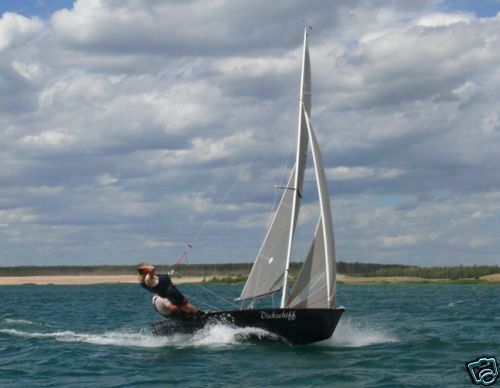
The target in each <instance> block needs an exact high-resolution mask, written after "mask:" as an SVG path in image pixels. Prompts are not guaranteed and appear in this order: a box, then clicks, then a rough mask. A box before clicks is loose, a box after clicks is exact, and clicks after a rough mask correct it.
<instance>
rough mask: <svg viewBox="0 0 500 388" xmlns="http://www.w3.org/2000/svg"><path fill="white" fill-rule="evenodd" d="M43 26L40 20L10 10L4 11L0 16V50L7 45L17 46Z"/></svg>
mask: <svg viewBox="0 0 500 388" xmlns="http://www.w3.org/2000/svg"><path fill="white" fill-rule="evenodd" d="M42 28H43V23H42V21H41V20H40V19H39V18H37V17H33V18H27V17H24V16H22V15H18V14H16V13H12V12H5V13H4V14H3V15H2V17H1V18H0V52H1V51H2V50H5V49H6V48H8V47H13V46H18V45H21V44H23V43H25V42H26V41H27V40H29V39H32V38H33V37H34V36H35V35H36V34H37V33H39V32H40V31H41V30H42Z"/></svg>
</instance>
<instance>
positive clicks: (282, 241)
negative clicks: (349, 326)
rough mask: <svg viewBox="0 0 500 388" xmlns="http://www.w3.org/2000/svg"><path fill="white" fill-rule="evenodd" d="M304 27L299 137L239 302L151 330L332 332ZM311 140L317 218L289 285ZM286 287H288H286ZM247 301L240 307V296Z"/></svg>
mask: <svg viewBox="0 0 500 388" xmlns="http://www.w3.org/2000/svg"><path fill="white" fill-rule="evenodd" d="M307 39H308V27H306V28H305V31H304V45H303V61H302V75H301V85H300V100H299V119H298V137H297V151H296V160H295V165H294V167H293V169H292V172H291V175H290V178H289V180H288V184H287V186H286V187H284V188H283V189H284V190H283V195H282V197H281V201H280V203H279V206H278V208H277V210H276V212H275V214H274V218H273V220H272V222H271V225H270V226H269V229H268V231H267V234H266V237H265V238H264V241H263V243H262V245H261V248H260V250H259V253H258V254H257V257H256V259H255V262H254V265H253V267H252V270H251V272H250V275H249V277H248V279H247V282H246V284H245V286H244V288H243V290H242V292H241V295H240V297H239V299H238V300H239V301H241V302H242V308H240V309H235V310H230V311H213V312H208V313H206V314H204V315H203V316H201V317H199V318H196V319H183V318H174V317H172V318H168V317H167V318H166V319H165V320H164V321H162V322H156V323H153V333H155V334H172V333H175V332H178V331H184V332H186V331H188V332H189V331H191V332H192V331H195V330H198V329H200V328H202V327H204V326H205V325H206V324H207V323H209V322H214V321H215V322H220V321H223V322H226V323H229V324H232V325H234V326H237V327H255V328H260V329H264V330H266V331H267V332H270V333H272V334H274V335H276V336H278V337H279V338H280V339H283V340H285V341H287V342H289V343H291V344H296V345H303V344H308V343H313V342H317V341H322V340H325V339H328V338H330V337H331V336H332V334H333V332H334V330H335V328H336V326H337V323H338V321H339V319H340V317H341V315H342V313H343V312H344V311H345V309H344V308H343V307H336V265H335V244H334V238H333V223H332V215H331V209H330V198H329V195H328V187H327V181H326V177H325V171H324V167H323V161H322V157H321V153H320V149H319V145H318V141H317V139H316V135H315V132H314V130H313V127H312V124H311V120H310V115H311V113H310V112H311V66H310V59H309V48H308V42H307ZM309 144H310V147H311V151H312V159H313V163H314V171H315V177H316V184H317V185H316V186H317V191H318V198H319V219H318V223H317V226H316V230H315V233H314V237H313V239H312V243H311V245H310V248H309V251H308V253H307V256H306V258H305V260H304V264H303V266H302V268H301V270H300V272H299V274H298V277H297V279H296V281H295V283H294V284H293V287H289V284H288V278H289V276H288V275H289V269H290V260H291V257H292V248H293V242H294V237H295V231H296V226H297V219H298V216H299V210H300V204H301V200H302V193H303V186H304V173H305V168H306V158H307V154H308V146H309ZM289 288H290V290H289ZM279 293H281V297H280V306H279V307H278V308H274V307H273V308H255V307H253V306H254V305H253V303H252V301H255V300H256V299H259V298H263V297H265V296H269V295H276V294H279ZM248 301H250V303H249V304H248V305H247V306H246V307H243V306H244V304H245V302H247V303H248Z"/></svg>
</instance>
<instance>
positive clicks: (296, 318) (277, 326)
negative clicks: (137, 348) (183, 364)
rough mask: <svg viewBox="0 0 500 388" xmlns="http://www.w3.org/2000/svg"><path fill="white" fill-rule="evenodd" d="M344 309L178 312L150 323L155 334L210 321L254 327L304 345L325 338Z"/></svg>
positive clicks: (194, 328)
mask: <svg viewBox="0 0 500 388" xmlns="http://www.w3.org/2000/svg"><path fill="white" fill-rule="evenodd" d="M344 311H345V309H343V308H336V309H251V310H232V311H217V312H208V313H206V314H205V315H203V316H199V317H197V318H195V319H189V318H187V317H182V316H177V317H172V318H166V319H165V320H164V321H161V322H155V323H153V327H152V330H153V333H154V334H156V335H172V334H176V333H193V332H195V331H197V330H200V329H202V328H203V327H205V326H206V325H207V324H209V323H212V322H213V323H217V322H221V323H227V324H230V325H233V326H236V327H255V328H260V329H264V330H266V331H268V332H270V333H273V334H276V335H278V336H279V337H280V338H281V339H284V340H285V341H287V342H289V343H291V344H294V345H305V344H309V343H312V342H318V341H322V340H325V339H328V338H330V337H331V336H332V334H333V332H334V330H335V328H336V327H337V323H338V321H339V319H340V317H341V315H342V313H343V312H344Z"/></svg>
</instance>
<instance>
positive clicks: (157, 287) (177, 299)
mask: <svg viewBox="0 0 500 388" xmlns="http://www.w3.org/2000/svg"><path fill="white" fill-rule="evenodd" d="M137 272H138V273H139V281H140V284H141V286H142V287H143V288H145V289H146V290H148V291H149V292H151V293H153V294H154V295H153V306H154V308H155V310H156V311H158V312H159V313H160V314H161V315H163V316H165V317H167V316H169V315H170V314H172V313H180V315H181V316H184V317H194V316H196V315H197V313H198V312H200V310H198V309H197V308H196V307H195V306H193V305H192V304H191V303H189V301H188V300H187V299H186V297H185V296H184V295H182V293H181V292H180V291H179V290H178V289H177V287H175V285H174V283H172V280H171V279H170V276H168V275H167V274H157V273H156V269H155V267H154V266H152V265H151V264H149V263H145V262H143V263H139V264H138V265H137ZM200 313H201V312H200Z"/></svg>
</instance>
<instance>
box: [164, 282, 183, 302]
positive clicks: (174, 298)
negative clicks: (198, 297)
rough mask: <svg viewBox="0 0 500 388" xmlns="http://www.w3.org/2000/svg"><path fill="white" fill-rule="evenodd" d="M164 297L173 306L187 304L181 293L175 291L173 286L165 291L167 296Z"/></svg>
mask: <svg viewBox="0 0 500 388" xmlns="http://www.w3.org/2000/svg"><path fill="white" fill-rule="evenodd" d="M166 297H167V298H168V300H169V301H170V302H172V304H175V305H176V306H182V305H184V304H186V303H187V299H186V298H185V297H184V295H182V293H181V292H180V291H179V290H178V289H177V287H175V286H173V285H172V286H170V287H169V288H168V289H167V295H166Z"/></svg>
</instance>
